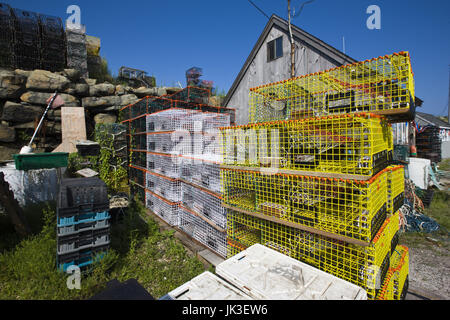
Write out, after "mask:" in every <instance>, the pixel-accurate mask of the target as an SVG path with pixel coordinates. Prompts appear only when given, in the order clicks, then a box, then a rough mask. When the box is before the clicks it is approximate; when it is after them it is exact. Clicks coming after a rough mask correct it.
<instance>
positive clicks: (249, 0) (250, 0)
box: [248, 0, 270, 19]
mask: <svg viewBox="0 0 450 320" xmlns="http://www.w3.org/2000/svg"><path fill="white" fill-rule="evenodd" d="M248 2H250V3H251V4H252V5H253V6H254V7H255V8H256V9H257V10H258V11H259V12H261V13H262V14H263V15H265V16H266V18H267V19H270V18H269V16H268V15H267V14H266V13H265V12H264V11H262V10H261V9H260V8H259V7H258V6H257V5H256V4H254V3H253V1H252V0H248Z"/></svg>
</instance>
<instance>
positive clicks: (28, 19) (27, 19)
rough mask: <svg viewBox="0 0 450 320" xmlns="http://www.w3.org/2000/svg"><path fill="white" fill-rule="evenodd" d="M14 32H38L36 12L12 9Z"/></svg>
mask: <svg viewBox="0 0 450 320" xmlns="http://www.w3.org/2000/svg"><path fill="white" fill-rule="evenodd" d="M12 12H13V15H14V18H15V28H16V32H24V33H32V34H39V17H38V14H37V13H35V12H31V11H26V10H21V9H15V8H14V9H12Z"/></svg>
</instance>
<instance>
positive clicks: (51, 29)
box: [39, 14, 66, 72]
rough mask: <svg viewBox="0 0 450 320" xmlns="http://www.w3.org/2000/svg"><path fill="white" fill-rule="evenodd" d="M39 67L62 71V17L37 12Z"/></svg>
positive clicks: (64, 62) (64, 59) (64, 61)
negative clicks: (39, 46)
mask: <svg viewBox="0 0 450 320" xmlns="http://www.w3.org/2000/svg"><path fill="white" fill-rule="evenodd" d="M39 26H40V33H41V62H40V63H41V69H43V70H49V71H52V72H56V71H62V70H63V69H64V68H65V66H66V37H65V32H64V26H63V22H62V19H61V18H59V17H52V16H47V15H42V14H39Z"/></svg>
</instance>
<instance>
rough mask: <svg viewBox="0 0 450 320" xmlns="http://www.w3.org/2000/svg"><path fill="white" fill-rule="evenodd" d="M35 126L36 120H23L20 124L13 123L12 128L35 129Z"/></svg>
mask: <svg viewBox="0 0 450 320" xmlns="http://www.w3.org/2000/svg"><path fill="white" fill-rule="evenodd" d="M36 126H37V123H36V121H30V122H25V123H21V124H16V125H14V126H13V127H14V129H33V130H34V129H35V128H36Z"/></svg>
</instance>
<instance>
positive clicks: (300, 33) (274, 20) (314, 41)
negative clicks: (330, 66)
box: [224, 14, 356, 106]
mask: <svg viewBox="0 0 450 320" xmlns="http://www.w3.org/2000/svg"><path fill="white" fill-rule="evenodd" d="M274 26H275V27H277V28H278V29H280V30H282V31H284V32H286V33H288V32H289V24H288V22H287V21H286V20H285V19H283V18H280V17H279V16H277V15H275V14H273V15H272V16H271V17H270V19H269V22H268V23H267V24H266V27H265V28H264V30H263V32H262V33H261V35H260V36H259V38H258V41H257V42H256V44H255V46H254V47H253V49H252V51H251V52H250V55H249V56H248V58H247V60H246V61H245V63H244V65H243V66H242V68H241V71H239V73H238V75H237V77H236V79H235V80H234V82H233V84H232V85H231V88H230V90H228V93H227V96H226V97H225V101H224V105H225V106H226V105H227V104H228V102H229V100H230V99H231V96H232V95H233V93H234V91H235V90H236V89H237V87H238V86H239V83H240V82H241V80H242V78H243V77H244V75H245V73H246V72H247V69H248V68H249V66H250V64H251V62H252V61H253V59H254V58H255V56H256V54H257V53H258V51H259V49H260V48H261V46H262V45H263V44H264V40H265V39H266V38H267V36H268V34H269V32H270V30H271V29H272V27H274ZM291 27H292V35H293V36H294V38H295V39H296V40H297V41H301V42H303V43H305V44H306V45H307V46H309V47H311V48H312V49H314V50H316V51H319V52H321V53H322V54H324V55H325V56H327V57H328V59H329V60H330V61H333V62H334V64H336V65H337V66H339V65H344V64H349V63H354V62H356V60H355V59H353V58H351V57H349V56H347V55H346V54H345V53H343V52H341V51H339V50H337V49H336V48H334V47H332V46H330V45H329V44H327V43H325V42H323V41H322V40H320V39H318V38H316V37H314V36H313V35H311V34H309V33H308V32H306V31H304V30H302V29H300V28H299V27H297V26H295V25H293V24H291Z"/></svg>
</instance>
